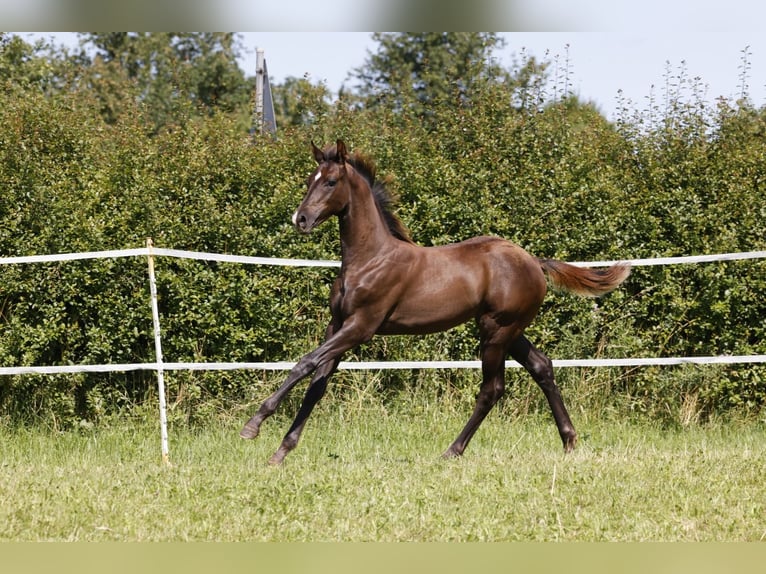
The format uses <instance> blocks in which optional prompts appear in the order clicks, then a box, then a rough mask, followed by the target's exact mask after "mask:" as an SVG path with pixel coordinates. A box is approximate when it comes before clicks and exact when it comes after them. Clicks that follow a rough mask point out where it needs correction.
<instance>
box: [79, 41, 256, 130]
mask: <svg viewBox="0 0 766 574" xmlns="http://www.w3.org/2000/svg"><path fill="white" fill-rule="evenodd" d="M81 36H82V38H83V40H84V45H85V46H90V47H91V48H93V49H94V51H95V55H94V56H93V60H92V66H91V69H90V70H89V71H88V82H89V84H90V86H91V88H92V89H93V90H94V91H95V92H96V93H97V94H98V95H99V98H100V99H101V101H102V113H103V114H104V116H105V118H106V119H107V120H108V121H110V122H113V121H115V118H116V117H117V116H119V114H120V113H121V111H122V110H123V108H124V107H125V98H132V97H137V98H139V99H140V100H141V101H142V103H143V104H144V105H145V107H146V109H147V110H148V113H149V118H150V120H151V122H152V123H153V124H154V126H155V127H157V128H158V127H160V126H162V125H165V124H167V123H169V122H171V120H172V118H173V116H174V114H175V112H176V111H177V109H178V107H179V106H180V105H184V104H190V105H191V106H192V109H193V110H194V111H195V112H196V113H199V114H207V115H209V114H211V113H213V112H215V111H223V112H226V113H236V114H237V115H239V116H241V117H242V121H243V122H247V121H248V119H249V114H248V107H249V106H248V104H249V101H250V89H249V85H248V82H247V81H246V80H245V77H244V74H243V72H242V70H241V69H240V68H239V66H238V65H237V62H236V58H237V55H238V45H237V38H236V36H235V35H234V34H231V33H213V32H194V33H178V34H174V33H168V32H162V33H136V32H107V33H88V34H82V35H81Z"/></svg>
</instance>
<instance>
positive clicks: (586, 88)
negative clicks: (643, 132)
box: [24, 0, 766, 120]
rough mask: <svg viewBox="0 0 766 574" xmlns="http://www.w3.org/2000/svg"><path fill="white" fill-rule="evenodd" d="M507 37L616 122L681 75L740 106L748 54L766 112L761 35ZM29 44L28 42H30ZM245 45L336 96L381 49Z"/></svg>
mask: <svg viewBox="0 0 766 574" xmlns="http://www.w3.org/2000/svg"><path fill="white" fill-rule="evenodd" d="M700 1H701V4H700V6H704V4H705V2H704V0H700ZM765 6H766V3H761V2H759V3H757V6H755V7H754V8H753V10H754V11H755V12H756V13H758V14H753V15H752V17H753V18H758V21H759V22H766V8H765ZM761 12H763V14H760V13H761ZM761 17H763V18H761ZM687 28H688V27H687ZM51 35H52V33H44V34H42V36H44V37H50V36H51ZM502 35H503V36H504V37H505V39H506V41H507V45H506V47H505V49H504V50H503V51H502V52H501V53H498V54H497V56H498V58H499V59H500V61H501V62H502V63H504V64H505V65H507V66H511V65H512V62H513V59H514V56H518V55H519V54H520V53H521V51H522V49H524V50H525V51H526V53H527V54H530V55H534V56H536V57H537V58H538V59H548V60H553V59H554V57H555V56H557V55H558V56H559V61H561V62H563V61H564V59H565V58H566V57H567V53H568V59H569V70H570V83H571V87H572V90H573V92H574V93H575V94H576V95H577V96H579V97H580V98H581V99H582V100H585V101H591V102H593V103H595V104H596V105H597V106H598V108H599V109H600V110H601V112H602V113H604V114H605V115H606V116H607V117H608V118H609V119H612V120H613V119H615V110H616V107H617V101H618V99H617V96H618V91H619V90H622V92H623V96H624V97H625V98H627V99H629V100H631V101H632V102H633V103H634V105H635V107H637V108H639V109H643V108H645V107H647V105H648V98H649V96H650V95H652V94H653V96H654V97H655V98H656V99H657V100H659V99H661V97H662V95H663V94H664V89H665V81H666V78H667V77H668V75H669V76H670V77H671V78H672V77H674V76H678V74H679V73H680V71H681V70H683V71H684V72H685V74H686V75H687V77H688V78H689V79H692V78H695V77H699V78H700V81H701V84H702V85H703V86H704V88H705V95H706V98H707V99H708V100H709V101H710V102H712V101H714V100H715V99H716V98H718V97H719V96H723V97H726V98H732V99H736V98H738V97H739V95H740V91H741V71H742V70H741V66H742V63H743V51H744V50H746V49H747V52H748V54H749V55H748V57H747V59H748V63H749V66H750V68H749V70H748V72H747V84H748V90H747V91H748V94H749V96H750V98H751V100H752V102H753V103H754V104H755V105H757V106H763V105H766V33H764V32H763V31H762V30H755V29H753V30H752V31H748V30H747V29H745V30H741V31H738V32H736V33H734V32H727V31H723V32H716V31H710V30H688V29H686V28H681V29H676V30H663V29H657V27H655V28H653V29H649V30H648V31H636V32H631V31H613V32H537V33H532V32H513V33H503V34H502ZM24 36H25V37H26V39H28V40H29V39H31V36H29V35H27V34H24ZM35 36H37V35H35ZM54 38H55V41H56V42H59V43H66V44H69V45H76V44H77V38H76V34H74V33H63V34H62V33H57V34H55V35H54ZM242 38H243V40H244V49H243V56H242V58H241V59H240V65H241V66H242V68H243V69H244V70H245V72H246V73H247V74H248V75H253V74H254V73H255V51H256V48H262V49H263V50H264V53H265V56H266V61H267V64H268V69H269V75H270V77H271V78H272V80H273V81H274V82H276V83H281V82H283V81H284V79H285V78H286V77H289V76H293V77H303V76H305V75H308V76H309V78H310V79H311V80H312V81H315V82H316V81H325V82H326V83H327V85H328V87H329V88H330V90H332V91H333V92H334V93H337V91H338V89H339V88H340V86H341V85H342V84H343V83H344V82H345V83H347V84H348V85H349V86H350V85H351V83H350V82H349V73H350V72H351V71H352V70H353V69H354V68H357V67H359V66H361V65H363V64H364V62H365V60H366V58H367V55H368V52H369V51H374V50H375V48H376V44H375V42H373V41H372V34H371V33H369V32H244V33H242ZM567 46H568V48H567ZM667 70H670V73H669V74H668V73H667ZM652 86H654V88H652Z"/></svg>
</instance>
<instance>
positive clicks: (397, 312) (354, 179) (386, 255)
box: [240, 140, 630, 464]
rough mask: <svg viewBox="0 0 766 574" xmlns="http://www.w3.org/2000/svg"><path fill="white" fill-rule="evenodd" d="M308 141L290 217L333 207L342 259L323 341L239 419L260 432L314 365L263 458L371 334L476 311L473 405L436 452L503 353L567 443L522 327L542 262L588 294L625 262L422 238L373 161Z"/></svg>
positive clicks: (499, 384)
mask: <svg viewBox="0 0 766 574" xmlns="http://www.w3.org/2000/svg"><path fill="white" fill-rule="evenodd" d="M311 147H312V150H313V154H314V158H315V159H316V161H317V164H318V167H317V168H316V169H315V170H314V171H313V173H312V174H311V175H310V176H309V177H308V180H307V185H308V191H307V193H306V196H305V197H304V198H303V201H302V202H301V204H300V206H299V207H298V210H297V211H296V212H295V214H294V215H293V223H294V224H295V226H296V227H297V228H298V230H299V231H301V232H303V233H309V232H310V231H311V230H312V229H314V228H315V227H316V226H317V225H319V224H320V223H322V222H324V221H325V220H327V219H329V218H330V217H332V216H337V217H338V220H339V221H340V241H341V259H342V262H341V268H340V273H339V275H338V277H337V278H336V279H335V282H334V283H333V286H332V290H331V294H330V311H331V316H332V319H331V321H330V325H329V326H328V327H327V334H326V339H325V341H324V343H322V344H321V345H320V346H319V347H317V348H316V349H315V350H314V351H312V352H310V353H308V354H307V355H305V356H304V357H303V358H301V359H300V361H298V363H297V364H296V365H295V367H293V369H292V370H291V371H290V373H289V375H288V376H287V379H286V380H285V382H284V383H283V384H282V386H280V387H279V388H278V389H277V390H276V391H275V392H274V393H273V394H272V395H271V396H270V397H268V398H267V399H266V400H265V401H264V402H263V404H262V405H261V407H260V408H259V409H258V412H257V413H256V414H255V416H253V417H252V418H251V419H250V420H249V421H248V422H247V423H246V424H245V426H244V427H243V428H242V431H241V432H240V436H242V437H243V438H248V439H250V438H255V437H256V436H258V432H259V430H260V427H261V424H262V423H263V421H264V420H265V419H266V418H268V417H269V416H271V415H272V414H273V413H274V411H275V410H276V409H277V407H278V406H279V404H280V403H281V402H282V400H283V399H284V398H285V396H286V395H287V393H288V392H289V391H290V390H291V389H292V388H293V387H294V386H295V385H296V383H298V381H300V380H301V379H303V378H304V377H307V376H308V375H310V374H311V373H314V376H313V377H312V379H311V382H310V384H309V386H308V390H307V391H306V395H305V397H304V399H303V403H302V405H301V407H300V409H299V411H298V414H297V416H296V418H295V421H294V422H293V424H292V426H291V427H290V429H289V430H288V432H287V434H286V435H285V437H284V439H283V440H282V443H281V445H280V447H279V449H278V450H277V451H276V452H275V453H274V455H273V456H272V457H271V459H270V460H269V462H270V463H271V464H279V463H281V462H282V460H283V459H284V458H285V456H286V455H287V454H288V453H289V452H290V451H291V450H293V449H294V448H295V447H296V445H297V444H298V440H299V438H300V435H301V432H302V431H303V427H304V425H305V424H306V420H307V419H308V417H309V415H310V414H311V411H312V409H313V408H314V405H316V403H317V402H318V401H319V400H320V399H321V398H322V396H323V395H324V393H325V390H326V389H327V381H328V379H329V378H330V376H331V375H332V374H333V372H334V371H335V369H336V368H337V366H338V363H339V362H340V359H341V357H342V356H343V354H344V353H345V352H346V351H348V350H349V349H351V348H353V347H356V346H357V345H360V344H361V343H364V342H366V341H368V340H370V339H371V338H372V336H373V335H375V334H381V335H393V334H409V335H419V334H425V333H434V332H437V331H444V330H446V329H449V328H451V327H454V326H456V325H459V324H461V323H464V322H466V321H468V320H470V319H474V320H475V321H476V323H477V325H478V327H479V334H480V337H481V346H480V350H481V364H482V383H481V388H480V390H479V394H478V395H477V399H476V406H475V408H474V411H473V414H472V415H471V417H470V419H469V420H468V422H467V424H466V425H465V428H463V430H462V432H461V433H460V434H459V435H458V436H457V438H456V439H455V441H454V442H453V443H452V444H451V445H450V446H449V448H448V449H447V450H446V452H445V453H444V456H445V457H453V456H460V455H462V454H463V451H464V450H465V448H466V446H467V445H468V443H469V441H470V440H471V438H472V437H473V435H474V433H475V432H476V430H477V429H478V428H479V425H480V424H481V422H482V421H483V420H484V417H486V416H487V413H489V411H490V409H492V407H493V406H494V405H495V403H496V402H497V401H498V399H499V398H500V396H501V395H502V394H503V391H504V388H505V359H506V356H507V355H510V356H511V357H513V358H514V359H515V360H516V361H518V362H519V363H520V364H521V365H522V366H523V367H524V368H525V369H526V370H527V371H528V372H529V373H530V374H531V375H532V378H534V380H535V381H536V382H537V384H538V385H539V386H540V387H541V389H542V391H543V393H544V394H545V397H546V398H547V400H548V403H549V405H550V408H551V411H552V412H553V418H554V420H555V422H556V427H557V428H558V431H559V435H560V436H561V440H562V442H563V444H564V450H565V451H571V450H572V449H573V448H574V446H575V443H576V442H577V433H576V432H575V429H574V426H573V425H572V421H571V420H570V418H569V414H568V413H567V410H566V407H564V403H563V401H562V400H561V395H560V394H559V389H558V387H557V386H556V385H555V383H554V381H553V369H552V364H551V360H550V359H549V358H548V357H546V356H545V355H544V354H543V353H541V352H540V351H538V350H537V349H536V348H535V347H534V346H533V345H532V344H531V343H530V342H529V340H527V338H526V337H525V336H524V329H526V327H527V326H528V325H529V324H530V323H531V322H532V320H533V319H534V318H535V316H536V315H537V312H538V310H539V308H540V305H541V304H542V302H543V298H544V297H545V292H546V280H545V274H547V275H548V278H549V279H550V281H551V282H552V283H553V285H555V286H557V287H560V288H563V289H565V290H568V291H572V292H574V293H577V294H579V295H583V296H591V297H595V296H599V295H603V294H605V293H608V292H609V291H611V290H613V289H614V288H616V287H617V286H618V285H620V283H622V282H623V281H624V280H625V278H627V276H628V274H629V273H630V266H629V265H627V264H616V265H613V266H611V267H609V268H607V269H602V270H589V269H583V268H580V267H576V266H573V265H570V264H568V263H564V262H561V261H553V260H548V259H537V258H535V257H533V256H531V255H529V254H528V253H527V252H526V251H524V250H523V249H522V248H521V247H519V246H518V245H515V244H514V243H511V242H510V241H506V240H504V239H500V238H497V237H476V238H473V239H469V240H467V241H463V242H461V243H455V244H452V245H445V246H440V247H421V246H418V245H416V244H415V243H413V242H412V240H411V239H410V237H409V233H408V232H407V229H406V228H405V227H404V225H403V224H402V223H401V221H400V220H399V219H398V218H397V217H396V216H395V215H394V214H393V213H391V212H390V211H389V210H388V208H387V206H388V195H387V192H386V190H385V187H384V186H383V184H381V183H380V182H377V181H376V180H375V168H374V165H373V164H372V162H371V161H369V160H368V159H366V158H364V157H361V156H358V155H349V154H348V153H347V151H346V146H345V145H344V143H343V141H341V140H338V141H337V143H336V145H335V146H330V147H327V148H326V149H324V150H321V149H319V148H318V147H316V146H315V145H314V144H313V143H312V144H311Z"/></svg>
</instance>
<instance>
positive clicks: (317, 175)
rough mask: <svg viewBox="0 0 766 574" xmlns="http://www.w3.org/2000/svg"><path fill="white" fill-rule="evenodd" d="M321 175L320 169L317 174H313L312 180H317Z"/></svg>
mask: <svg viewBox="0 0 766 574" xmlns="http://www.w3.org/2000/svg"><path fill="white" fill-rule="evenodd" d="M320 177H322V170H321V169H320V170H319V171H318V172H317V174H316V175H315V176H314V181H319V178H320Z"/></svg>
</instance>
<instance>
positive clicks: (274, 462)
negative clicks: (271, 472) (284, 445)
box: [269, 451, 285, 466]
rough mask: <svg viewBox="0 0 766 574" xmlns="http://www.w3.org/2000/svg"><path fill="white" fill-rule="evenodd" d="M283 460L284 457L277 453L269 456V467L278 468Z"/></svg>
mask: <svg viewBox="0 0 766 574" xmlns="http://www.w3.org/2000/svg"><path fill="white" fill-rule="evenodd" d="M283 460H285V455H283V454H280V453H279V451H277V452H275V453H274V454H273V455H271V458H270V459H269V465H270V466H279V465H281V464H282V461H283Z"/></svg>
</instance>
